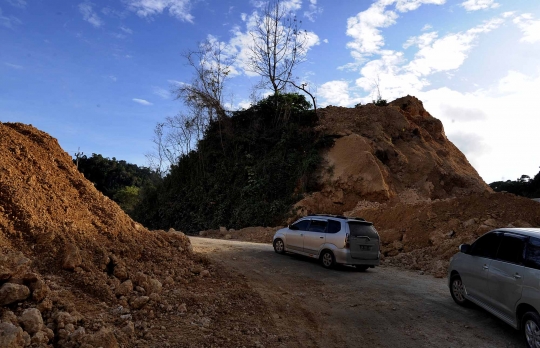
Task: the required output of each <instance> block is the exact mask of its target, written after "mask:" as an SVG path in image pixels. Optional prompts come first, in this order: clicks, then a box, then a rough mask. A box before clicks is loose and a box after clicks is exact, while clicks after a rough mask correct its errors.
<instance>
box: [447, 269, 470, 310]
mask: <svg viewBox="0 0 540 348" xmlns="http://www.w3.org/2000/svg"><path fill="white" fill-rule="evenodd" d="M450 294H451V295H452V298H453V299H454V301H455V302H456V303H457V304H458V305H460V306H466V305H468V304H469V300H467V299H466V298H465V286H464V285H463V282H462V281H461V277H460V276H459V275H457V274H456V275H454V276H452V278H450Z"/></svg>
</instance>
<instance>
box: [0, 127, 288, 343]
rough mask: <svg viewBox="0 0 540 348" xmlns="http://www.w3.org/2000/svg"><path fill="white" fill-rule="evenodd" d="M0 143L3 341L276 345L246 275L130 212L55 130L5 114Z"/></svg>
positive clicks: (0, 325)
mask: <svg viewBox="0 0 540 348" xmlns="http://www.w3.org/2000/svg"><path fill="white" fill-rule="evenodd" d="M0 148H1V149H2V151H1V152H0V260H1V261H2V262H0V303H2V306H0V346H4V345H5V346H9V347H23V346H29V344H30V343H31V342H33V343H32V344H33V346H36V347H37V346H39V347H52V346H55V347H84V348H91V347H98V346H102V347H107V348H108V347H118V346H122V347H133V346H139V347H168V346H171V347H202V346H204V347H210V346H213V347H238V346H246V347H256V346H261V345H264V346H279V345H280V343H279V342H278V336H277V335H276V334H275V326H274V325H273V322H272V320H271V319H270V317H269V315H268V313H267V310H266V309H265V307H264V306H263V304H262V301H261V300H260V297H259V296H258V294H256V293H255V292H254V291H252V290H251V289H250V288H249V287H248V286H247V285H246V283H245V282H244V281H243V280H242V279H240V278H239V277H237V276H233V275H231V274H229V273H227V272H226V271H225V270H223V269H220V268H218V267H216V266H215V265H214V264H213V263H211V262H210V261H209V260H208V259H207V258H206V257H203V256H199V255H197V254H194V253H193V252H192V251H191V245H190V242H189V239H188V238H187V237H186V236H185V235H184V234H183V233H181V232H176V231H173V230H171V231H169V232H165V231H148V230H147V229H146V228H144V227H143V226H141V225H139V224H137V223H136V222H134V221H133V220H131V219H130V218H129V216H127V215H126V214H125V213H124V212H123V211H122V210H121V209H120V208H119V207H118V206H117V205H116V203H114V202H113V201H111V200H109V199H108V198H107V197H105V196H104V195H102V194H101V193H100V192H98V191H97V190H96V189H95V188H94V186H93V184H92V183H90V182H89V181H88V180H86V179H85V178H84V176H83V175H82V174H81V173H80V172H79V171H78V170H77V168H76V167H75V166H74V165H73V163H72V159H71V157H70V156H69V155H68V154H67V153H66V152H64V151H63V150H62V149H61V148H60V146H59V145H58V142H57V141H56V139H54V138H52V137H51V136H49V135H48V134H46V133H44V132H41V131H39V130H37V129H35V128H33V127H31V126H27V125H23V124H19V123H0ZM31 308H37V309H38V310H39V311H38V312H36V311H35V310H34V311H31V310H28V309H31ZM25 310H27V311H26V312H25ZM29 316H31V318H30V319H32V320H33V322H34V323H35V325H34V326H35V329H32V327H34V326H30V324H29V322H31V320H30V319H28V317H29ZM25 318H26V319H25ZM29 320H30V321H29ZM40 320H43V324H41V321H40ZM22 329H24V330H25V331H23V330H22Z"/></svg>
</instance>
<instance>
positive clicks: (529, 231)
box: [493, 227, 540, 238]
mask: <svg viewBox="0 0 540 348" xmlns="http://www.w3.org/2000/svg"><path fill="white" fill-rule="evenodd" d="M493 232H510V233H517V234H521V235H524V236H528V237H537V238H540V228H536V227H526V228H497V229H496V230H493Z"/></svg>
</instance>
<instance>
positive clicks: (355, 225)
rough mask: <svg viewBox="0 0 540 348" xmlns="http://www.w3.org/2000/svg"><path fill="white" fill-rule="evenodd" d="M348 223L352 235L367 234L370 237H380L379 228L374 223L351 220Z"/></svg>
mask: <svg viewBox="0 0 540 348" xmlns="http://www.w3.org/2000/svg"><path fill="white" fill-rule="evenodd" d="M348 224H349V230H350V231H351V236H352V237H360V236H367V237H370V238H379V235H378V234H377V230H376V229H375V227H373V224H372V223H369V222H352V221H349V222H348Z"/></svg>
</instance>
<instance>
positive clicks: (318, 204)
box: [296, 96, 491, 215]
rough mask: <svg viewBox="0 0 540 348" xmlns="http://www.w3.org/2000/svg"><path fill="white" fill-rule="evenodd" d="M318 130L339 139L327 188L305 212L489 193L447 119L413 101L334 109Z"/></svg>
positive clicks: (329, 158)
mask: <svg viewBox="0 0 540 348" xmlns="http://www.w3.org/2000/svg"><path fill="white" fill-rule="evenodd" d="M319 117H320V121H319V125H318V129H319V130H320V131H321V132H323V133H324V134H326V135H329V136H333V137H335V138H336V140H335V144H334V146H333V147H332V148H331V149H330V150H329V151H327V152H326V153H325V154H324V157H325V164H324V166H323V167H322V168H321V170H320V184H321V190H320V191H319V192H316V193H314V194H312V195H310V196H308V197H306V198H304V199H303V200H302V201H300V202H298V204H297V206H296V207H297V208H298V209H299V211H300V215H305V214H308V213H314V212H321V211H324V212H326V213H340V212H343V211H347V210H351V209H353V208H354V207H355V206H356V204H357V203H358V202H359V201H370V202H388V201H410V200H428V199H444V198H450V197H457V196H464V195H469V194H472V193H482V192H491V189H490V188H489V186H488V185H486V183H485V182H484V181H483V180H482V178H480V176H479V175H478V173H477V172H476V170H475V169H474V168H473V167H472V166H471V165H470V163H469V162H468V161H467V158H466V157H465V156H464V155H463V154H462V153H461V151H459V149H458V148H457V147H456V146H454V144H452V142H450V141H449V140H448V138H447V137H446V135H445V133H444V129H443V126H442V123H441V121H439V120H438V119H436V118H434V117H433V116H431V115H430V114H429V113H428V112H427V111H426V110H425V109H424V107H423V104H422V102H421V101H420V100H418V99H417V98H415V97H411V96H407V97H403V98H400V99H397V100H395V101H393V102H392V103H390V105H388V106H382V107H380V106H376V105H374V104H368V105H364V106H359V107H356V108H342V107H333V106H329V107H327V108H324V109H321V110H320V112H319Z"/></svg>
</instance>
